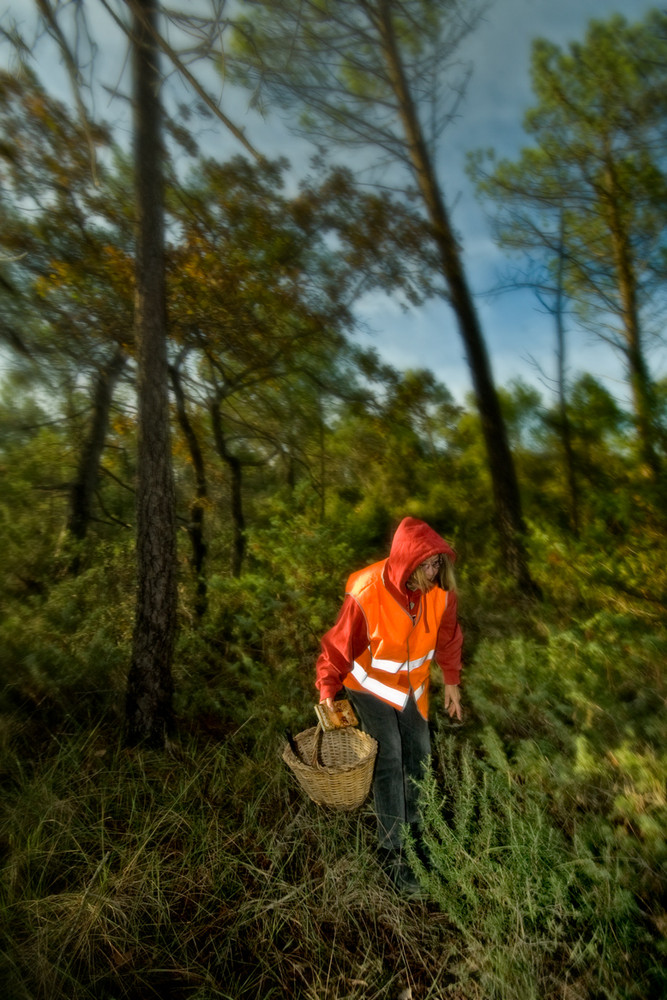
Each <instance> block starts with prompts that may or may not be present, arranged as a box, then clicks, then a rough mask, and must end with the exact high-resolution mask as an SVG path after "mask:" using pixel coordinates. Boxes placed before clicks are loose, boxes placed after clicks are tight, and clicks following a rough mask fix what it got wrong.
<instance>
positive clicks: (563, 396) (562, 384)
mask: <svg viewBox="0 0 667 1000" xmlns="http://www.w3.org/2000/svg"><path fill="white" fill-rule="evenodd" d="M563 237H564V233H563V217H562V215H561V220H560V242H559V254H558V272H557V284H556V302H555V308H554V314H555V319H556V362H557V366H558V377H557V385H558V418H559V429H560V438H561V443H562V446H563V454H564V457H565V474H566V477H567V486H568V497H569V501H570V526H571V528H572V532H573V534H574V535H575V537H578V535H579V484H578V482H577V473H576V470H575V465H574V451H573V448H572V428H571V426H570V416H569V413H568V406H567V364H566V359H565V358H566V347H565V326H564V323H563V279H564V275H563V271H564V264H565V261H564V256H563Z"/></svg>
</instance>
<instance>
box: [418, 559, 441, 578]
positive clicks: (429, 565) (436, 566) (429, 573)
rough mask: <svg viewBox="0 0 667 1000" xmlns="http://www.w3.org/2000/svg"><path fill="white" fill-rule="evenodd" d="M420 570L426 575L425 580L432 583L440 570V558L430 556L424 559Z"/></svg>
mask: <svg viewBox="0 0 667 1000" xmlns="http://www.w3.org/2000/svg"><path fill="white" fill-rule="evenodd" d="M421 568H422V569H423V570H424V572H425V573H426V577H427V579H428V580H429V581H430V582H431V583H433V581H434V580H435V578H436V577H437V575H438V572H439V570H440V556H431V558H430V559H425V560H424V562H423V563H421Z"/></svg>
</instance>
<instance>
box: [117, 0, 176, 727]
mask: <svg viewBox="0 0 667 1000" xmlns="http://www.w3.org/2000/svg"><path fill="white" fill-rule="evenodd" d="M156 21H157V3H156V0H136V3H135V5H134V10H133V23H134V32H133V38H132V50H133V60H134V75H133V79H134V142H135V146H134V155H135V171H136V173H135V177H136V208H137V240H136V292H135V295H136V299H135V339H136V348H137V397H138V420H139V441H138V453H137V603H136V613H135V624H134V638H133V646H132V662H131V664H130V669H129V673H128V681H127V692H126V702H125V724H126V736H127V740H128V742H129V743H130V744H138V743H146V744H148V745H153V746H161V745H163V744H164V740H165V737H166V735H167V734H168V732H169V730H170V729H171V727H172V690H173V681H172V673H171V665H172V657H173V649H174V641H175V636H176V527H175V516H174V484H173V477H172V468H171V439H170V424H169V396H168V391H167V386H168V368H167V309H166V290H165V261H164V178H163V172H162V160H163V157H164V149H163V137H162V109H161V101H160V85H161V78H160V71H159V65H158V46H157V42H156V30H157V28H156Z"/></svg>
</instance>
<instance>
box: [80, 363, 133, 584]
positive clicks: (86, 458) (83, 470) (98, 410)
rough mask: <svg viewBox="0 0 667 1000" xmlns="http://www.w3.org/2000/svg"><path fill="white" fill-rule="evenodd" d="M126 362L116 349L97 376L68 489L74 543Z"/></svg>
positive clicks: (83, 523)
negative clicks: (83, 438)
mask: <svg viewBox="0 0 667 1000" xmlns="http://www.w3.org/2000/svg"><path fill="white" fill-rule="evenodd" d="M126 360H127V358H126V356H125V354H124V353H123V351H122V350H121V349H120V348H118V349H117V350H116V353H115V354H114V356H113V358H112V359H111V361H110V362H109V364H108V365H106V366H105V367H104V368H102V369H100V371H99V372H98V374H97V379H96V382H95V391H94V393H93V415H92V419H91V422H90V427H89V430H88V435H87V437H86V440H85V441H84V444H83V448H82V449H81V456H80V458H79V464H78V467H77V472H76V477H75V479H74V482H73V483H72V486H71V489H70V501H69V514H68V518H67V531H68V532H69V534H70V535H71V536H72V537H73V538H74V539H76V540H77V541H83V539H84V538H85V537H86V535H87V533H88V527H89V525H90V519H91V517H92V506H93V497H94V495H95V490H96V489H97V485H98V482H99V475H100V461H101V459H102V452H103V450H104V442H105V440H106V435H107V429H108V426H109V412H110V410H111V402H112V399H113V392H114V388H115V386H116V383H117V381H118V379H119V377H120V374H121V372H122V370H123V367H124V366H125V363H126ZM78 569H79V557H78V555H76V556H75V557H74V559H73V560H72V563H71V565H70V570H71V571H72V572H73V573H76V572H78Z"/></svg>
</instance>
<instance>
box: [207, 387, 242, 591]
mask: <svg viewBox="0 0 667 1000" xmlns="http://www.w3.org/2000/svg"><path fill="white" fill-rule="evenodd" d="M211 426H212V427H213V438H214V440H215V447H216V450H217V452H218V455H219V456H220V458H221V459H222V460H223V462H224V463H225V465H226V466H227V468H228V469H229V473H230V477H231V480H230V488H231V515H232V532H233V536H232V556H231V572H232V576H233V577H239V576H240V575H241V570H242V568H243V559H244V557H245V549H246V537H245V517H244V514H243V489H242V487H243V465H242V463H241V460H240V459H239V458H237V457H236V455H232V454H231V453H230V451H229V450H228V448H227V442H226V440H225V435H224V432H223V429H222V419H221V417H220V400H219V399H216V400H214V401H213V402H212V403H211Z"/></svg>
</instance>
